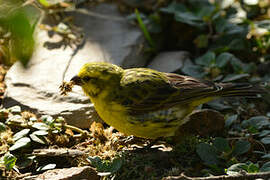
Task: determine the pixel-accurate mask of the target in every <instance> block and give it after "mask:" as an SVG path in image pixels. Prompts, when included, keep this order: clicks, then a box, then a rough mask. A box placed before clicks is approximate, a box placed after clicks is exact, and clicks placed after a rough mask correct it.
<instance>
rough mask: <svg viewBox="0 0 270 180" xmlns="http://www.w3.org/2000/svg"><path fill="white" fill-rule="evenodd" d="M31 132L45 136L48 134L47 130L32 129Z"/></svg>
mask: <svg viewBox="0 0 270 180" xmlns="http://www.w3.org/2000/svg"><path fill="white" fill-rule="evenodd" d="M32 134H35V135H38V136H46V135H48V131H44V130H38V131H34V132H33V133H32Z"/></svg>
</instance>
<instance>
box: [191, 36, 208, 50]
mask: <svg viewBox="0 0 270 180" xmlns="http://www.w3.org/2000/svg"><path fill="white" fill-rule="evenodd" d="M194 43H195V44H196V46H197V48H206V47H207V46H208V36H207V35H206V34H201V35H199V36H198V37H197V38H196V39H195V40H194Z"/></svg>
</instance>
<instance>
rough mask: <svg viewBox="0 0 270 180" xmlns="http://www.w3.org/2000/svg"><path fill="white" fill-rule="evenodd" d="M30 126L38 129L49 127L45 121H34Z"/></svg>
mask: <svg viewBox="0 0 270 180" xmlns="http://www.w3.org/2000/svg"><path fill="white" fill-rule="evenodd" d="M32 127H34V128H36V129H39V130H48V129H49V126H48V125H46V124H45V123H41V122H36V123H34V124H33V126H32Z"/></svg>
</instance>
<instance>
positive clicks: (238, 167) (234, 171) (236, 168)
mask: <svg viewBox="0 0 270 180" xmlns="http://www.w3.org/2000/svg"><path fill="white" fill-rule="evenodd" d="M247 169H248V165H247V164H245V163H237V164H233V165H231V166H230V167H229V168H228V169H227V171H226V174H228V175H231V176H233V175H238V174H240V173H241V171H243V170H245V171H246V170H247Z"/></svg>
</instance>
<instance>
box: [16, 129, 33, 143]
mask: <svg viewBox="0 0 270 180" xmlns="http://www.w3.org/2000/svg"><path fill="white" fill-rule="evenodd" d="M29 132H30V129H23V130H21V131H19V132H17V133H16V134H14V136H13V140H14V141H17V140H18V139H21V138H22V137H24V136H26V135H27V134H28V133H29Z"/></svg>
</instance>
